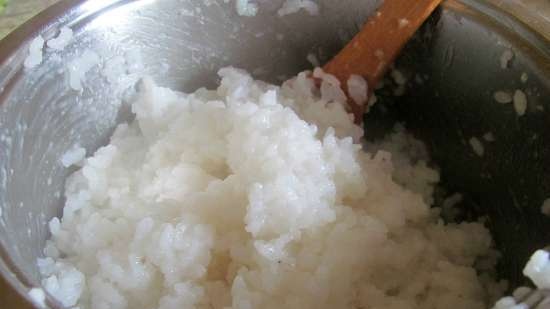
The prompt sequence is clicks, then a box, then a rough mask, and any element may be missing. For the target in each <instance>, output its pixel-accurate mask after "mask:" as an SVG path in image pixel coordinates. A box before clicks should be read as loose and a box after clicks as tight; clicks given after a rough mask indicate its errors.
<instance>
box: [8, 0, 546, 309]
mask: <svg viewBox="0 0 550 309" xmlns="http://www.w3.org/2000/svg"><path fill="white" fill-rule="evenodd" d="M259 2H260V3H261V5H260V8H261V10H260V14H259V15H258V16H256V17H240V16H237V14H236V12H235V10H234V7H233V2H230V3H228V4H226V3H225V2H224V1H194V0H180V1H178V0H156V1H152V0H140V1H139V0H134V1H132V0H89V1H85V0H75V1H69V0H66V1H61V2H60V3H58V4H56V5H55V6H54V7H52V8H50V9H48V10H47V11H46V12H44V13H42V14H41V15H39V16H38V17H36V18H35V19H33V20H31V21H30V22H29V23H26V24H25V25H23V26H22V27H21V28H20V29H19V30H17V31H16V32H14V33H12V34H11V35H10V36H8V37H7V38H6V40H4V41H2V42H1V43H0V62H1V63H0V90H1V91H0V208H1V209H2V216H1V217H0V272H1V273H2V275H3V276H4V277H5V278H6V279H7V280H8V281H9V283H10V284H11V285H12V286H13V287H14V288H15V289H17V290H18V291H19V292H20V293H21V294H22V295H26V292H27V291H28V288H29V287H30V286H33V285H38V283H39V278H38V274H37V269H36V266H35V260H36V257H38V256H39V255H40V254H41V248H42V247H43V244H44V241H45V239H46V238H47V237H48V235H47V230H46V225H45V222H47V220H48V219H49V218H51V217H52V216H54V215H59V214H60V211H61V207H62V203H63V198H62V195H63V182H64V179H65V177H66V176H67V175H68V174H69V173H70V172H71V170H67V169H65V168H63V167H62V166H61V164H60V162H59V158H60V156H61V155H62V154H63V153H64V152H65V151H67V150H68V149H70V148H71V147H72V146H73V145H75V144H80V145H82V146H84V147H85V148H86V149H87V151H88V154H91V153H92V152H93V151H94V149H96V148H97V147H98V146H100V145H102V144H104V143H106V141H107V138H108V136H109V134H110V133H111V130H112V128H113V127H114V125H115V124H116V123H118V122H121V121H125V120H127V119H129V117H130V115H129V114H128V109H127V107H128V106H127V104H125V102H126V101H127V99H128V98H129V97H130V96H131V93H132V89H133V82H134V81H135V80H134V79H131V78H129V79H123V80H119V82H118V83H112V82H109V81H108V80H107V79H106V78H105V76H103V75H102V74H101V67H102V65H103V64H104V62H106V61H109V59H111V58H113V57H115V56H116V55H119V56H125V55H128V54H132V53H133V51H138V52H139V55H140V57H141V60H139V59H137V60H135V61H134V62H135V63H133V64H138V63H142V64H143V65H141V66H140V65H135V66H133V71H134V72H135V74H137V75H140V74H146V75H149V76H151V77H152V78H153V79H155V80H156V81H157V82H158V83H159V84H161V85H163V86H168V87H172V88H176V89H180V90H187V91H189V90H194V89H195V88H197V87H201V86H212V85H214V84H215V81H216V79H217V76H216V74H215V73H216V71H217V70H218V69H219V68H221V67H223V66H227V65H233V66H237V67H241V68H244V69H247V70H250V71H252V72H254V74H255V76H256V77H258V78H262V79H265V80H267V81H271V82H280V81H281V80H284V79H285V78H287V77H289V76H292V75H293V74H295V73H297V72H299V71H300V70H303V69H305V68H308V63H307V61H306V59H305V58H306V55H307V54H308V53H310V52H314V53H316V54H318V55H319V58H320V59H321V61H323V60H326V59H328V57H330V56H331V55H332V54H334V53H335V52H336V51H338V50H339V48H340V47H341V46H343V44H344V43H345V42H347V41H348V40H349V38H350V37H351V36H352V35H353V34H354V33H355V32H356V31H357V29H358V26H359V25H361V24H362V22H363V21H364V20H365V19H366V18H367V16H368V15H369V14H370V13H371V12H372V11H373V9H374V8H375V7H376V5H377V1H359V0H343V1H332V0H324V1H320V2H321V7H322V11H321V16H317V17H311V16H308V15H307V14H303V13H300V14H296V15H291V16H287V17H284V18H278V17H277V16H276V14H275V11H276V10H277V8H278V7H279V6H280V3H281V2H282V0H281V1H276V0H273V1H259ZM63 25H68V26H70V27H72V28H73V29H74V30H75V38H74V39H73V41H72V43H71V44H70V45H69V46H68V47H67V48H66V49H65V50H64V51H63V52H62V53H56V52H52V51H46V53H45V58H44V62H43V64H42V65H40V66H39V67H36V68H33V69H31V70H29V69H23V68H22V62H23V61H24V59H25V57H26V55H27V44H28V43H29V42H30V40H31V39H32V38H33V37H34V36H35V35H37V34H39V33H41V34H42V35H43V36H44V37H45V38H50V37H52V36H54V35H55V34H56V31H57V29H58V28H60V27H61V26H63ZM509 48H511V49H513V50H514V52H515V58H514V60H513V61H512V64H511V68H510V69H508V70H502V69H501V68H500V61H499V58H500V55H501V54H502V53H503V52H504V50H506V49H509ZM87 49H88V50H93V51H94V52H96V53H98V54H99V55H100V56H101V57H102V59H103V63H102V64H101V65H100V66H98V67H95V68H94V69H92V70H91V71H90V72H89V73H88V74H87V75H86V79H85V82H84V91H83V92H82V93H79V92H76V91H74V90H71V89H70V88H69V87H68V84H67V81H66V78H67V77H66V72H65V67H66V64H67V63H68V62H69V61H71V60H73V59H75V58H77V57H79V56H80V55H81V54H82V53H83V51H84V50H87ZM133 59H135V58H133ZM398 65H399V67H400V68H402V69H403V70H404V71H405V72H410V74H413V72H414V73H415V74H418V73H420V74H421V76H422V77H423V79H424V80H425V81H424V82H423V83H422V84H415V83H411V84H410V85H409V89H408V92H407V95H406V96H404V97H401V98H399V99H398V101H399V102H390V101H391V100H392V97H391V96H386V95H385V94H384V93H385V91H386V90H385V89H382V90H381V91H380V97H381V100H383V101H386V103H387V104H379V105H377V106H378V107H379V108H377V109H376V110H375V111H374V112H373V113H372V115H369V116H368V121H367V123H369V126H368V127H367V133H368V134H369V135H374V134H375V133H376V132H377V130H378V129H380V128H382V129H383V130H385V129H386V128H387V127H388V124H390V123H393V122H395V120H396V119H397V120H400V121H405V122H407V124H408V127H409V128H410V129H411V130H412V131H414V132H416V133H417V134H418V135H419V136H421V137H422V138H423V139H424V140H425V141H426V142H427V143H428V144H429V145H430V148H431V150H432V152H433V155H434V159H435V162H437V163H438V165H439V166H440V168H441V170H442V172H443V179H444V184H445V187H446V188H447V190H448V191H452V192H454V191H458V192H462V193H464V194H465V195H466V197H467V198H466V202H465V203H464V205H463V206H464V207H465V209H467V210H468V211H467V212H466V214H465V216H467V217H477V216H478V215H483V216H487V217H488V219H487V223H488V225H489V226H490V227H491V228H492V231H493V234H494V237H495V239H496V241H497V242H498V245H499V247H500V248H501V249H502V251H503V255H504V257H503V259H502V263H501V264H500V272H501V274H502V275H503V276H504V277H509V278H511V279H512V282H518V281H520V279H519V278H520V276H519V272H520V270H521V265H522V264H523V263H525V259H526V256H527V255H528V254H529V252H530V251H531V250H533V249H534V248H535V247H537V246H542V244H545V243H548V241H549V240H550V235H548V233H546V231H548V228H549V227H550V226H549V223H550V222H549V219H548V218H546V217H543V216H542V215H541V214H540V205H541V203H542V201H543V200H544V199H545V198H547V197H550V143H548V142H547V141H548V140H550V126H549V125H548V123H550V113H549V112H548V111H549V110H550V102H548V99H547V98H550V95H549V94H550V68H549V65H550V44H549V42H548V41H547V40H546V39H544V37H543V36H542V35H539V34H537V33H536V32H535V31H533V30H532V29H531V28H530V27H527V26H525V24H524V23H522V22H520V21H519V20H518V19H516V18H514V17H512V16H510V15H507V14H505V13H503V12H502V11H500V10H499V9H498V8H497V7H494V6H492V5H489V4H485V2H484V1H474V0H449V1H447V2H446V3H445V5H444V7H443V8H442V9H441V10H440V11H439V13H438V14H437V16H435V17H434V18H433V19H432V20H431V21H430V22H429V24H428V25H427V26H426V27H425V28H424V30H423V33H421V34H420V35H419V36H418V37H417V39H416V40H415V41H413V42H411V44H410V45H409V47H408V50H407V52H406V53H404V55H403V57H401V59H400V60H399V64H398ZM523 72H527V73H528V75H529V81H528V82H527V83H526V84H522V83H521V82H520V81H519V76H520V75H521V73H523ZM426 77H427V78H426ZM413 80H414V78H413ZM516 88H521V89H524V90H525V91H526V92H527V93H528V98H529V110H528V113H527V115H525V116H523V117H521V118H518V117H517V116H516V115H515V112H514V111H513V108H511V106H503V105H498V104H496V103H495V102H494V100H493V99H492V93H493V91H495V90H500V89H516ZM383 106H385V107H386V108H385V109H383V108H380V107H383ZM538 106H542V108H543V109H544V110H543V111H540V110H539V108H538ZM487 131H491V132H493V133H494V135H495V136H496V138H497V140H496V142H494V143H492V144H490V145H487V146H486V155H485V156H484V157H483V158H479V157H476V156H475V155H474V154H473V152H472V151H471V149H470V148H469V146H468V144H467V140H468V139H469V137H471V136H481V135H482V134H484V133H486V132H487ZM535 134H536V138H535V137H534V135H535ZM49 305H50V306H52V307H54V306H55V305H56V304H54V303H53V302H51V301H50V302H49Z"/></svg>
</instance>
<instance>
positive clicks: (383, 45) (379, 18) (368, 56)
mask: <svg viewBox="0 0 550 309" xmlns="http://www.w3.org/2000/svg"><path fill="white" fill-rule="evenodd" d="M441 1H442V0H384V3H383V4H382V6H381V7H380V8H379V10H378V11H377V13H376V14H375V15H374V16H372V17H371V18H370V19H369V20H368V21H367V23H366V24H365V25H364V26H363V28H362V29H361V31H360V32H359V33H358V34H357V35H356V36H355V37H354V38H353V39H352V40H351V42H349V43H348V44H347V45H346V46H345V47H344V49H342V50H341V51H340V53H338V55H336V57H334V58H333V59H332V60H331V61H330V62H328V63H327V64H326V65H325V66H324V67H323V69H324V70H325V72H327V73H330V74H333V75H335V76H336V77H337V78H338V79H339V80H340V82H341V83H342V85H343V86H344V87H343V88H344V90H345V89H346V88H347V87H345V86H346V85H347V80H348V79H349V77H350V75H351V74H357V75H361V76H363V77H364V78H365V79H366V80H367V83H368V85H369V89H371V90H372V89H374V87H375V86H376V84H377V83H378V81H379V80H380V79H381V78H382V77H383V75H384V74H385V73H386V71H387V69H388V66H389V65H390V64H391V63H392V62H393V61H394V60H395V57H396V56H397V55H398V54H399V52H400V51H401V49H402V48H403V46H404V45H405V44H406V43H407V41H409V39H410V38H411V37H412V36H413V34H414V33H415V32H416V30H417V29H418V28H419V27H420V26H421V25H422V23H423V22H424V21H425V20H426V19H427V18H428V17H429V16H430V14H431V13H432V12H433V11H434V10H435V8H436V7H437V6H438V5H439V3H440V2H441ZM354 112H355V111H354Z"/></svg>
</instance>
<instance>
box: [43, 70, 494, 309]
mask: <svg viewBox="0 0 550 309" xmlns="http://www.w3.org/2000/svg"><path fill="white" fill-rule="evenodd" d="M219 74H220V76H221V84H220V86H219V87H218V89H217V90H206V89H199V90H197V91H196V92H195V93H192V94H185V93H178V92H175V91H172V90H170V89H166V88H161V87H158V86H156V85H155V84H154V83H153V82H152V81H147V80H145V81H143V82H142V84H141V87H140V90H139V91H138V96H137V98H136V100H135V102H134V103H133V105H132V111H133V112H134V113H135V116H136V118H135V120H134V121H133V122H131V123H129V124H121V125H119V126H118V128H117V129H116V131H115V132H114V134H113V136H112V137H111V140H110V143H109V144H108V145H107V146H105V147H102V148H100V149H99V150H97V151H96V152H95V154H93V156H91V157H88V158H86V159H84V160H83V161H81V162H80V163H79V164H81V165H82V167H81V168H80V169H79V170H78V171H76V172H75V173H74V174H73V175H72V176H70V177H69V179H67V182H66V192H65V194H66V205H65V207H64V209H63V216H62V218H61V219H58V218H54V219H53V220H52V221H51V222H50V224H49V226H50V231H51V234H52V238H51V240H49V241H48V242H47V245H46V248H45V250H44V251H45V255H46V257H45V258H43V259H40V260H39V261H38V264H39V267H40V271H41V273H42V276H43V278H44V279H43V287H44V289H45V290H46V291H47V292H48V293H49V294H50V295H52V296H53V297H54V298H55V299H57V300H59V301H60V302H61V303H62V304H63V305H64V306H67V307H73V306H78V307H79V308H80V309H85V308H91V309H122V308H131V309H137V308H161V309H169V308H174V309H175V308H178V309H181V308H215V309H218V308H234V309H237V308H239V309H253V308H263V309H268V308H278V309H280V308H297V309H298V308H299V309H305V308H316V309H320V308H331V309H333V308H365V309H367V308H369V309H399V308H402V309H405V308H407V309H409V308H464V309H476V308H480V309H481V308H487V307H488V306H489V304H490V302H491V300H493V299H494V297H495V294H498V293H500V291H501V290H502V284H501V283H497V282H495V281H494V280H493V279H492V276H491V274H492V271H493V268H494V263H495V260H496V251H495V250H494V249H493V243H492V239H491V236H490V234H489V231H488V230H487V229H486V228H485V227H484V226H483V224H482V223H478V222H473V223H457V224H451V223H448V224H447V223H444V222H443V221H442V220H441V219H440V217H439V212H438V209H437V208H432V207H431V206H432V205H431V204H432V203H433V189H434V186H435V185H436V183H437V182H438V180H439V175H438V172H437V171H436V170H434V169H432V168H430V167H429V166H428V165H427V162H426V159H427V158H425V157H423V155H417V156H410V155H407V153H411V152H412V153H415V154H423V153H424V152H425V150H424V149H423V146H422V144H421V143H419V142H418V141H415V140H414V139H413V138H412V137H411V136H410V135H408V134H407V133H406V132H404V131H402V130H398V131H396V132H395V133H394V134H392V135H391V136H390V137H389V138H388V139H387V140H386V141H384V142H382V143H380V144H377V145H368V146H366V151H365V150H364V149H363V148H362V146H361V145H360V144H359V141H360V139H361V136H362V128H360V127H358V126H356V125H354V123H353V120H352V117H351V116H350V115H349V114H348V113H347V112H346V110H345V108H344V107H343V106H344V105H343V104H342V103H343V102H337V101H334V96H331V98H332V99H331V100H332V101H329V100H327V97H323V96H322V95H321V93H320V92H319V90H318V89H317V87H316V86H315V84H314V82H313V81H312V80H311V79H309V78H308V77H307V76H308V73H301V74H299V75H298V76H297V77H296V78H294V79H292V80H290V81H288V82H286V83H285V84H283V85H282V86H281V87H278V86H274V85H269V84H266V83H264V82H261V81H255V80H253V79H252V78H251V76H250V75H249V74H247V73H246V72H244V71H241V70H237V69H233V68H225V69H222V70H221V71H220V73H219Z"/></svg>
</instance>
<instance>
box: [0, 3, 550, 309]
mask: <svg viewBox="0 0 550 309" xmlns="http://www.w3.org/2000/svg"><path fill="white" fill-rule="evenodd" d="M137 1H140V0H60V1H59V2H57V3H55V4H53V5H51V6H50V7H48V8H46V9H45V10H43V11H41V12H40V13H38V14H37V15H35V16H34V17H32V18H31V19H29V20H28V21H26V22H25V23H23V24H22V25H20V26H19V27H17V28H16V29H15V30H13V31H12V32H10V33H9V34H8V35H7V36H6V37H4V38H3V39H2V40H0V68H1V67H4V66H6V64H8V63H10V62H11V61H13V58H14V56H16V55H17V54H18V53H20V52H21V50H26V49H27V48H28V45H29V44H30V42H31V41H32V40H33V39H34V38H35V37H36V36H38V35H43V36H44V38H45V39H49V38H51V37H52V36H53V35H54V34H56V32H57V29H59V28H60V27H61V26H64V25H72V24H76V23H78V22H79V21H82V20H83V19H86V18H89V17H93V16H94V15H96V14H101V12H102V11H106V10H110V9H112V8H113V7H115V6H120V5H125V4H129V3H132V2H137ZM92 2H94V4H93V5H91V3H92ZM442 6H444V7H445V8H446V9H449V10H454V11H458V10H462V8H464V9H468V10H470V11H473V12H476V13H478V14H481V15H483V16H484V17H487V18H489V19H491V20H493V21H494V20H495V18H496V17H499V16H505V17H506V18H508V19H509V20H512V21H514V23H515V24H516V25H518V27H519V28H518V29H520V31H528V32H530V33H531V34H532V35H535V38H534V41H535V42H533V41H532V40H530V43H531V44H533V45H535V46H537V45H538V44H537V42H538V43H539V44H540V42H543V43H544V44H547V47H549V48H548V50H549V55H550V41H549V40H547V39H546V37H545V36H544V35H542V34H540V33H538V31H537V30H536V29H534V28H532V27H530V26H529V25H527V24H525V23H524V22H523V21H522V20H520V19H518V18H516V17H515V16H514V15H513V14H510V12H507V11H506V10H505V9H504V8H502V7H499V6H496V5H493V4H490V3H486V2H485V1H484V0H445V1H444V2H443V4H442ZM483 9H484V10H483ZM486 10H489V11H492V13H493V14H488V13H487V11H486ZM495 16H496V17H495ZM499 24H502V25H503V27H505V28H509V27H507V26H506V25H504V22H501V23H499ZM516 30H517V29H516ZM539 47H540V46H539ZM19 70H20V67H16V68H14V69H13V71H19ZM12 77H13V75H9V76H4V77H0V89H4V85H5V84H6V82H9V81H10V80H11V79H12ZM2 92H3V90H0V97H1V95H2ZM2 103H3V102H2V100H0V105H1V104H2ZM0 277H2V278H3V279H4V280H5V281H6V283H7V284H8V285H9V286H10V288H12V289H13V290H14V291H15V292H17V293H18V294H19V296H20V297H21V298H22V299H24V300H25V301H26V302H27V303H28V304H29V305H32V306H36V305H34V302H33V300H32V298H31V297H30V296H29V295H28V291H29V290H30V289H31V288H33V287H34V286H33V285H32V284H30V280H29V278H28V277H27V276H26V275H24V274H23V273H22V272H21V271H20V270H19V269H18V268H17V267H16V266H15V263H13V261H12V259H11V258H10V256H9V254H8V250H7V249H6V246H5V245H4V243H3V242H2V241H1V240H0ZM58 305H59V304H58V303H57V302H56V301H55V300H54V299H52V298H51V297H47V300H46V304H45V308H46V309H52V308H57V307H58Z"/></svg>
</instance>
